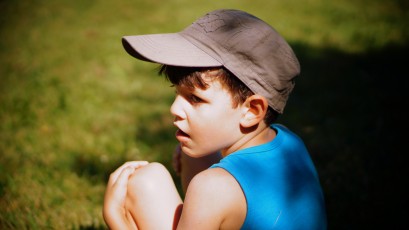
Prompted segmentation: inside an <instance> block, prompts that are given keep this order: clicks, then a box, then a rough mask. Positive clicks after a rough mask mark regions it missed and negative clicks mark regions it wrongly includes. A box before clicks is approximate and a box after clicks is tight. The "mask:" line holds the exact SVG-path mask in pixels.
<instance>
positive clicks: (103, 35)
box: [0, 0, 409, 229]
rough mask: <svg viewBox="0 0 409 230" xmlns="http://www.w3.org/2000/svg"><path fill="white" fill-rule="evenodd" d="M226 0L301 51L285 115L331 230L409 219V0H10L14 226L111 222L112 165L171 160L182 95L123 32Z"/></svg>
mask: <svg viewBox="0 0 409 230" xmlns="http://www.w3.org/2000/svg"><path fill="white" fill-rule="evenodd" d="M218 8H236V9H242V10H245V11H248V12H250V13H253V14H255V15H257V16H258V17H260V18H262V19H263V20H265V21H267V22H268V23H270V24H271V25H273V26H274V27H275V28H276V29H277V30H278V31H279V32H280V33H281V34H282V35H283V36H284V37H285V38H286V39H287V40H288V42H289V43H290V44H291V45H292V46H293V48H294V50H295V52H296V54H297V55H298V57H299V59H300V62H301V66H302V75H301V76H300V77H299V79H297V81H296V87H295V90H294V93H293V95H292V96H291V98H290V100H289V103H288V106H287V108H286V111H285V114H284V115H283V116H282V117H281V118H280V122H281V123H283V124H285V125H287V126H288V127H290V128H291V129H293V130H294V131H295V132H297V133H298V134H299V135H300V136H301V137H302V138H303V139H304V140H305V142H306V144H307V146H308V147H309V149H310V152H311V156H312V158H313V160H314V162H315V164H316V166H317V169H318V171H319V175H320V179H321V182H322V185H323V189H324V192H325V198H326V205H327V212H328V222H329V229H362V228H388V229H397V228H398V227H399V226H400V225H401V224H404V223H406V218H407V216H408V211H407V205H408V200H407V194H406V190H404V189H403V188H405V187H406V186H407V184H408V182H407V181H408V180H407V178H406V176H407V171H408V170H407V169H406V168H407V167H404V159H405V158H404V155H405V154H407V150H402V149H403V147H404V146H403V144H404V143H405V142H404V141H405V140H404V139H403V133H404V131H406V130H407V129H406V128H407V127H408V125H407V123H408V122H407V117H408V113H407V112H405V111H406V108H405V107H406V106H407V104H408V103H407V101H408V100H407V98H408V97H407V95H406V93H407V90H408V88H409V87H408V74H407V64H406V59H407V58H406V56H407V53H408V51H409V49H408V40H409V28H408V22H409V15H408V9H409V7H408V2H407V1H403V0H402V1H399V0H394V1H382V0H334V1H326V0H307V1H301V0H286V1H274V0H252V1H244V0H238V1H237V0H236V1H233V0H224V1H188V0H168V1H159V0H135V1H131V0H123V1H108V0H106V1H103V0H89V1H83V0H56V1H40V0H26V1H12V0H0V229H105V228H106V227H105V225H104V223H103V220H102V216H101V208H102V202H103V193H104V187H105V183H106V181H107V176H108V175H109V173H110V172H112V170H114V169H115V168H116V167H117V166H119V165H120V164H122V163H123V162H124V161H127V160H139V159H146V160H149V161H159V162H162V163H164V164H165V165H166V166H167V167H169V169H171V166H170V165H171V164H170V159H171V154H170V153H171V152H172V150H173V148H174V146H175V144H176V142H175V139H174V134H173V133H174V131H175V129H174V128H173V127H172V122H171V121H172V119H173V118H172V117H171V116H170V114H169V106H170V104H171V102H172V99H173V90H172V89H171V88H170V87H169V83H167V82H166V81H164V80H163V79H162V78H161V77H158V76H157V75H156V68H157V66H156V65H153V64H150V63H142V62H138V61H135V60H134V59H133V58H131V57H130V56H129V55H127V54H126V53H125V51H124V50H123V48H122V46H121V40H120V39H121V36H123V35H130V34H144V33H164V32H175V31H179V30H181V29H183V28H184V27H186V26H187V25H189V24H190V23H191V22H193V21H194V20H196V19H197V18H198V17H200V16H202V15H203V14H205V13H206V12H208V11H211V10H214V9H218ZM405 58H406V59H405ZM404 149H406V148H404ZM175 179H176V180H177V178H175Z"/></svg>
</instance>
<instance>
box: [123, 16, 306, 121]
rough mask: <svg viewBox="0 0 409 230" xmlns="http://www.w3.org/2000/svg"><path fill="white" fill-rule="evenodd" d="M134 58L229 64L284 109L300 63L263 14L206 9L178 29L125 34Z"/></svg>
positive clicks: (183, 63) (175, 63)
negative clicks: (188, 24) (153, 32)
mask: <svg viewBox="0 0 409 230" xmlns="http://www.w3.org/2000/svg"><path fill="white" fill-rule="evenodd" d="M122 44H123V46H124V48H125V50H126V51H127V52H128V53H129V54H130V55H132V56H133V57H135V58H138V59H140V60H143V61H149V62H155V63H160V64H165V65H172V66H184V67H217V66H224V67H225V68H226V69H228V70H229V71H230V72H232V73H233V74H234V75H235V76H237V77H238V78H239V79H240V80H241V81H242V82H243V83H244V84H246V85H247V86H248V87H249V88H250V89H251V90H252V91H253V92H254V93H256V94H259V95H262V96H264V97H265V98H267V101H268V104H269V106H271V107H272V108H273V109H274V110H276V111H277V112H279V113H283V111H284V107H285V104H286V102H287V99H288V96H289V94H290V93H291V91H292V89H293V88H294V84H295V83H294V78H295V77H296V76H297V75H299V74H300V64H299V62H298V60H297V57H296V56H295V54H294V52H293V50H292V49H291V47H290V46H289V45H288V43H287V42H286V41H285V40H284V38H283V37H281V36H280V35H279V34H278V32H277V31H276V30H275V29H274V28H272V27H271V26H270V25H268V24H267V23H265V22H264V21H262V20H261V19H259V18H257V17H255V16H253V15H251V14H249V13H246V12H243V11H240V10H230V9H222V10H215V11H212V12H210V13H207V14H206V15H204V16H203V17H201V18H199V19H198V20H196V21H195V22H193V23H192V24H191V25H190V26H188V27H187V28H185V29H184V30H182V31H181V32H178V33H167V34H147V35H133V36H124V37H123V38H122Z"/></svg>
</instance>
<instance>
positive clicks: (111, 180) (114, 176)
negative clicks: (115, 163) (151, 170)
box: [108, 161, 149, 185]
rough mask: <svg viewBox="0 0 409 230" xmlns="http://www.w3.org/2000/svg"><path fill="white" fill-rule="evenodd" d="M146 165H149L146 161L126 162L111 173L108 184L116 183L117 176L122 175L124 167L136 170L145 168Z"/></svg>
mask: <svg viewBox="0 0 409 230" xmlns="http://www.w3.org/2000/svg"><path fill="white" fill-rule="evenodd" d="M147 164H149V162H147V161H128V162H126V163H124V164H123V165H121V166H120V167H119V168H117V169H116V170H115V171H114V172H113V173H111V175H110V177H109V181H108V184H111V185H112V184H114V183H115V182H116V180H117V178H118V176H119V175H120V174H121V173H122V171H123V170H124V169H125V168H126V167H132V168H134V169H137V168H139V167H142V166H145V165H147Z"/></svg>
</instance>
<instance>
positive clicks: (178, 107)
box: [170, 95, 186, 121]
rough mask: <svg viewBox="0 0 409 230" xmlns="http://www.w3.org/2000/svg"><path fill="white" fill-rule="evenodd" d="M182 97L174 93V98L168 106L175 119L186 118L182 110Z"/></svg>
mask: <svg viewBox="0 0 409 230" xmlns="http://www.w3.org/2000/svg"><path fill="white" fill-rule="evenodd" d="M183 100H184V99H183V97H182V96H180V95H176V97H175V100H174V101H173V103H172V106H171V107H170V113H171V114H172V115H173V116H175V121H178V120H183V119H185V118H186V114H185V113H184V111H183Z"/></svg>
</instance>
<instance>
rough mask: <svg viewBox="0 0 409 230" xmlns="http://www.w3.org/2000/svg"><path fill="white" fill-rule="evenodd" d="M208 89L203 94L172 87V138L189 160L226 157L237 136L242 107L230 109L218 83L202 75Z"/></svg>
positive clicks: (227, 96)
mask: <svg viewBox="0 0 409 230" xmlns="http://www.w3.org/2000/svg"><path fill="white" fill-rule="evenodd" d="M202 78H203V79H204V80H205V82H206V83H207V84H208V85H209V87H208V88H207V89H205V90H202V89H200V88H195V90H194V91H193V92H192V91H190V90H188V89H187V88H186V87H181V86H176V92H177V95H176V98H175V101H174V102H173V104H172V106H171V109H170V111H171V113H172V114H173V115H174V116H175V120H174V125H175V126H176V127H178V131H177V132H176V138H177V139H178V141H179V142H180V145H181V147H182V151H183V152H185V153H186V154H187V155H189V156H192V157H200V156H204V155H207V154H210V153H214V152H217V151H221V152H222V153H223V154H225V153H229V148H230V147H231V146H232V145H233V144H234V143H235V142H237V141H238V140H239V139H240V137H241V136H242V133H241V132H240V119H241V117H242V114H243V113H242V112H241V111H242V107H241V106H240V105H239V106H237V108H233V104H232V98H231V95H230V93H229V92H228V91H227V90H226V89H224V88H223V87H222V85H221V83H220V82H219V80H212V79H210V78H209V77H206V76H204V75H202Z"/></svg>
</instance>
